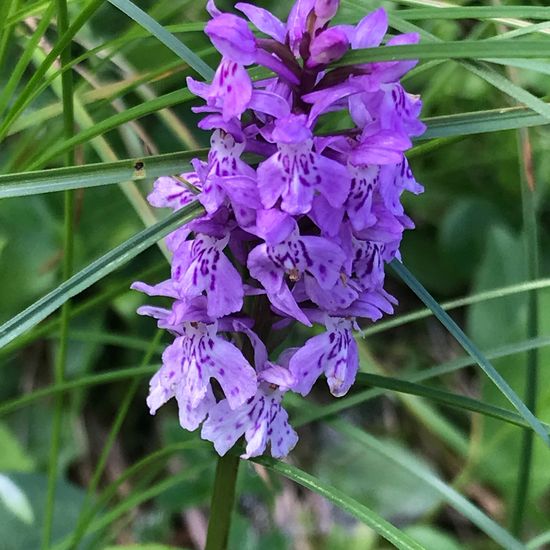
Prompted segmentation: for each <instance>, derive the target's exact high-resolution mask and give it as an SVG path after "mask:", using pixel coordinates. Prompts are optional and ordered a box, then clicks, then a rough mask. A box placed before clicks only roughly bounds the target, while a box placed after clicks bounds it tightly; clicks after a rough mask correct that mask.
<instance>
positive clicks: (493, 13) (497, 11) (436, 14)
mask: <svg viewBox="0 0 550 550" xmlns="http://www.w3.org/2000/svg"><path fill="white" fill-rule="evenodd" d="M399 17H402V18H403V19H406V20H408V21H417V20H422V21H426V20H429V19H495V18H497V17H499V18H500V17H521V18H525V19H550V8H544V7H541V6H469V7H456V8H455V7H448V8H445V9H441V8H429V7H426V8H416V9H414V8H413V9H408V10H400V11H399Z"/></svg>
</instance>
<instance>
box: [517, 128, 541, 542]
mask: <svg viewBox="0 0 550 550" xmlns="http://www.w3.org/2000/svg"><path fill="white" fill-rule="evenodd" d="M518 147H519V160H520V171H521V195H522V205H523V224H524V230H525V250H526V260H527V276H528V279H529V280H535V279H536V278H537V276H538V272H539V256H538V249H539V245H538V231H537V208H536V196H535V195H536V194H535V182H534V176H533V167H532V159H531V144H530V140H529V134H528V131H527V130H525V129H524V130H520V131H518ZM527 315H528V317H527V335H528V337H532V336H533V337H534V336H536V335H537V334H538V330H539V326H538V300H537V293H536V292H535V291H531V292H530V293H529V295H528V314H527ZM538 370H539V367H538V351H537V350H530V351H529V352H527V362H526V373H525V404H526V405H527V406H528V407H529V409H531V411H533V413H536V405H537V386H538ZM533 443H534V440H533V432H532V431H531V430H525V431H524V432H523V440H522V445H521V454H520V460H519V468H518V482H517V487H516V498H515V499H514V510H513V513H512V521H511V528H512V532H513V533H514V534H515V535H517V536H520V535H521V533H522V531H523V523H524V519H525V510H526V507H527V498H528V495H529V484H530V481H531V469H532V464H533Z"/></svg>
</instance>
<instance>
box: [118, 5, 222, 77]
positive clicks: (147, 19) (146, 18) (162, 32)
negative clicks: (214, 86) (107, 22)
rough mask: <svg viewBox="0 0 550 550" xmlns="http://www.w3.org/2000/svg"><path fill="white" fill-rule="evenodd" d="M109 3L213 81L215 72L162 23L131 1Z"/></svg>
mask: <svg viewBox="0 0 550 550" xmlns="http://www.w3.org/2000/svg"><path fill="white" fill-rule="evenodd" d="M109 2H110V3H111V4H112V5H113V6H115V7H117V8H118V9H119V10H120V11H122V12H124V13H125V14H126V15H127V16H128V17H131V18H132V19H133V20H134V21H135V22H136V23H138V24H139V25H141V26H142V27H143V28H144V29H147V30H148V31H149V32H150V33H151V34H153V35H154V36H155V37H156V38H157V39H158V40H160V41H161V42H162V43H163V44H164V45H165V46H166V47H168V48H170V49H171V50H172V51H173V52H174V53H175V54H176V55H178V56H179V57H181V58H182V59H183V60H184V61H185V62H186V63H187V64H188V65H189V66H190V67H192V68H193V69H195V71H197V72H198V73H199V74H200V75H201V76H202V77H203V78H204V79H205V80H211V79H212V78H213V77H214V70H213V69H212V68H211V67H209V66H208V65H207V64H206V63H205V62H204V61H203V60H202V59H201V58H200V57H198V56H197V55H196V54H195V53H194V52H193V51H192V50H190V49H189V48H188V47H187V46H186V45H185V44H183V43H182V42H180V41H179V40H178V39H177V38H176V37H175V36H174V35H173V34H171V33H170V32H168V31H167V30H166V29H165V28H164V27H163V26H162V25H161V24H160V23H158V22H157V21H155V20H154V19H153V18H152V17H151V16H150V15H148V14H147V13H145V12H144V11H143V10H142V9H140V8H138V7H137V6H136V5H135V4H134V3H133V2H130V0H109Z"/></svg>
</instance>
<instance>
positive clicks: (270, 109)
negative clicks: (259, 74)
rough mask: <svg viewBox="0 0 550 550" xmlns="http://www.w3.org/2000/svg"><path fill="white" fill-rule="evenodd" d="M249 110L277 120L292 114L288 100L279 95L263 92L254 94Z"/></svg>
mask: <svg viewBox="0 0 550 550" xmlns="http://www.w3.org/2000/svg"><path fill="white" fill-rule="evenodd" d="M249 108H250V109H253V110H254V111H259V112H260V113H265V114H267V115H271V116H272V117H275V118H284V117H287V116H288V115H289V114H290V107H289V105H288V101H287V100H286V99H284V98H283V97H281V96H280V95H279V94H275V93H273V92H265V91H262V90H254V91H253V92H252V99H251V101H250V103H249Z"/></svg>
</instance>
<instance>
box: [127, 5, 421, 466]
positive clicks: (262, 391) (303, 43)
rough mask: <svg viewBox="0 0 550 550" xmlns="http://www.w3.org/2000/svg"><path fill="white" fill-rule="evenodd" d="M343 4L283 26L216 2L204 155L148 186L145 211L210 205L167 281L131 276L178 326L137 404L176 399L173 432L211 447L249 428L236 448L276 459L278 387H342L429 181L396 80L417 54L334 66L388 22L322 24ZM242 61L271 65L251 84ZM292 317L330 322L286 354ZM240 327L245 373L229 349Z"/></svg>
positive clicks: (285, 435) (199, 88)
mask: <svg viewBox="0 0 550 550" xmlns="http://www.w3.org/2000/svg"><path fill="white" fill-rule="evenodd" d="M339 5H340V2H339V1H338V0H297V1H296V2H295V3H294V6H293V8H292V10H291V12H290V15H289V17H288V20H287V23H286V25H285V24H283V23H282V22H281V21H280V20H279V19H278V18H277V17H275V16H274V15H273V14H271V13H270V12H269V11H267V10H266V9H263V8H260V7H257V6H254V5H253V4H250V3H244V2H239V3H238V4H237V5H236V8H237V9H238V10H240V12H241V13H242V14H243V17H239V16H238V15H234V14H229V13H222V12H221V11H220V10H219V9H218V8H217V7H216V5H215V3H214V1H213V0H209V1H208V3H207V10H208V12H209V13H210V15H211V16H212V20H211V21H209V22H208V23H207V25H206V33H207V35H208V36H209V38H210V40H211V41H212V43H213V44H214V46H215V48H216V49H217V50H218V51H219V52H220V54H221V57H222V59H221V62H220V64H219V66H218V67H217V70H216V72H215V76H214V79H213V81H212V83H201V82H197V81H195V80H193V79H191V78H189V79H188V86H189V89H190V90H191V92H193V93H194V94H195V95H197V96H199V97H201V98H202V99H204V100H205V103H206V104H204V105H201V106H197V107H194V108H193V111H194V112H196V113H204V115H205V116H204V118H203V119H202V120H201V121H200V122H199V128H200V129H202V130H205V131H208V132H210V134H211V141H210V151H209V154H208V157H207V159H200V160H199V159H194V160H193V161H192V162H191V164H192V167H193V171H190V172H186V173H184V174H182V175H181V176H173V177H162V178H159V179H158V180H157V181H156V182H155V185H154V189H153V191H152V192H151V194H150V195H149V201H150V203H151V204H153V205H154V206H156V207H160V208H171V209H173V210H177V209H179V208H181V207H183V206H185V205H187V204H190V203H191V202H192V201H194V200H197V201H199V202H200V203H201V204H202V205H203V207H204V209H205V211H206V212H205V214H203V215H202V216H201V217H199V218H197V219H195V220H193V221H192V222H189V223H187V224H185V225H183V226H182V227H179V228H178V229H176V230H175V231H174V232H172V233H171V234H170V235H168V236H167V238H166V242H167V245H168V248H169V250H170V251H171V252H172V253H173V257H172V259H171V264H172V271H171V277H170V279H169V280H167V281H162V282H160V283H158V284H156V285H148V284H146V283H142V282H136V283H134V285H132V288H134V289H135V290H139V291H141V292H143V293H145V294H147V295H149V296H162V297H164V298H168V299H171V300H172V301H173V302H172V306H171V308H166V307H157V306H149V305H148V306H142V307H140V308H139V310H138V313H140V314H142V315H147V316H150V317H152V318H153V319H155V320H156V322H157V324H158V326H159V327H161V328H163V329H165V330H167V331H169V333H170V334H172V335H173V337H174V341H173V343H172V344H171V345H170V346H168V347H167V348H166V350H165V352H164V354H163V365H162V367H161V368H160V370H159V371H158V372H157V373H156V374H155V375H154V376H153V378H152V379H151V383H150V393H149V397H148V400H147V402H148V405H149V407H150V410H151V412H152V413H153V414H154V413H155V412H156V411H157V410H158V408H159V407H160V406H162V405H163V404H164V403H166V402H167V401H168V400H170V399H171V398H172V397H175V399H176V400H177V402H178V408H179V419H180V424H181V425H182V427H184V428H185V429H188V430H195V429H197V428H198V427H199V426H200V425H201V424H202V432H201V435H202V437H203V439H206V440H209V441H212V442H213V444H214V447H215V449H216V451H217V452H218V453H219V454H220V455H223V454H225V453H227V452H228V450H229V449H230V448H231V447H233V445H235V444H236V443H237V442H238V441H239V440H240V439H242V440H243V441H244V443H245V447H246V449H245V452H244V454H243V455H242V457H243V458H250V457H253V456H258V455H260V454H263V453H265V452H270V453H271V455H272V456H274V457H276V458H283V457H284V456H286V455H287V454H288V453H289V452H290V451H291V449H292V448H293V447H294V446H295V445H296V442H297V440H298V436H297V434H296V432H295V431H294V430H293V429H292V428H291V426H290V424H289V421H288V414H287V412H286V411H285V410H284V408H283V406H282V402H283V396H284V394H285V393H286V392H289V391H292V392H297V393H300V394H302V395H307V394H308V393H309V392H310V391H311V389H312V387H313V385H314V384H315V382H316V381H317V380H318V379H319V377H320V376H321V375H322V374H324V375H325V377H326V379H327V382H328V386H329V388H330V391H331V393H332V394H333V395H334V396H336V397H340V396H342V395H345V394H346V393H347V392H348V391H349V389H350V387H351V385H352V384H353V382H354V380H355V376H356V373H357V369H358V364H359V360H358V349H357V344H356V342H355V339H354V335H353V333H354V331H356V330H357V329H359V324H358V323H359V322H364V321H363V320H368V321H372V322H375V321H377V320H378V319H380V318H382V316H383V315H390V314H391V313H393V308H394V306H395V304H396V303H397V301H396V300H395V298H394V297H393V296H391V295H390V294H388V293H387V292H386V291H385V290H384V282H385V271H384V267H385V264H387V263H388V262H391V261H392V260H394V259H398V260H399V259H400V253H399V248H400V243H401V240H402V237H403V233H404V231H405V230H407V229H412V228H413V227H414V224H413V222H412V220H411V219H410V218H409V217H408V216H407V215H406V213H405V211H404V208H403V205H402V204H401V196H402V193H403V192H404V191H409V192H412V193H416V194H418V193H421V192H422V191H423V188H422V186H421V185H420V184H419V183H417V182H416V180H415V178H414V175H413V173H412V170H411V168H410V166H409V163H408V161H407V159H406V157H405V153H406V151H407V150H408V149H409V148H410V147H411V138H412V137H416V136H418V135H420V134H421V133H422V132H423V131H424V128H425V127H424V125H423V123H422V122H421V121H420V120H419V115H420V110H421V108H422V102H421V101H420V98H419V97H418V96H416V95H413V94H409V93H408V92H407V91H406V90H405V88H404V87H403V86H402V84H401V83H400V81H399V80H400V78H401V76H402V75H403V74H405V73H406V72H407V71H408V70H409V69H410V68H412V67H413V66H414V64H415V63H416V61H415V60H403V61H401V60H398V61H384V62H380V63H367V64H360V65H345V66H340V67H335V66H334V62H335V61H337V60H338V59H340V58H342V56H344V55H345V54H346V52H347V51H348V50H349V49H350V48H351V49H357V48H373V47H379V46H381V44H383V39H384V35H385V33H386V31H387V27H388V18H387V15H386V12H385V11H384V10H383V9H379V10H376V11H374V12H372V13H370V14H368V15H367V16H366V17H364V18H363V19H362V20H361V21H360V22H359V23H358V24H357V25H355V26H353V25H336V26H330V21H331V20H332V18H333V17H334V16H335V15H336V12H337V10H338V7H339ZM246 19H248V21H249V22H250V23H251V24H252V25H254V26H255V28H256V29H257V31H259V32H253V31H252V30H251V28H250V27H249V24H248V22H247V21H246ZM417 40H418V35H416V34H405V35H399V36H396V37H393V38H391V39H390V40H388V41H387V42H386V44H387V45H390V46H391V45H398V44H412V43H415V42H416V41H417ZM381 47H385V46H381ZM253 64H258V65H262V66H264V67H266V68H268V69H269V70H270V71H271V72H272V73H273V74H272V75H270V76H268V77H267V78H264V79H263V80H258V81H255V82H252V80H251V78H250V76H249V74H248V72H247V69H246V67H250V66H251V65H253ZM331 113H341V114H342V116H343V117H345V119H346V120H348V121H351V123H352V124H353V127H352V128H349V129H343V130H339V131H333V130H332V129H331V128H330V125H329V124H323V126H322V129H321V131H322V132H323V133H322V135H319V132H320V126H319V124H318V122H319V120H320V119H321V117H323V120H324V121H326V122H330V118H329V117H325V114H329V116H334V115H330V114H331ZM251 312H252V313H251ZM297 322H299V323H302V324H304V325H307V326H311V325H312V324H313V323H317V324H320V325H324V326H325V328H326V331H325V332H324V333H323V334H319V335H316V336H313V337H310V338H309V339H307V341H306V342H305V344H304V345H303V346H302V347H300V348H294V347H288V346H287V349H284V347H285V346H284V342H283V343H282V344H281V341H280V339H281V337H284V335H285V333H286V332H291V331H292V329H293V327H294V326H295V324H296V323H297ZM246 338H248V339H249V340H250V343H251V347H250V346H247V347H246V348H244V349H247V350H248V351H247V354H249V355H250V356H252V355H253V356H254V361H253V363H254V367H253V366H252V365H251V364H250V363H251V362H252V361H251V360H250V358H249V357H246V358H245V356H244V355H243V352H242V351H240V350H239V349H238V348H237V344H239V343H242V341H243V339H246ZM279 345H281V346H282V349H283V351H282V352H281V353H280V355H279V358H278V360H277V362H272V361H270V360H269V357H270V355H271V354H272V353H273V351H274V348H275V347H276V346H279ZM212 379H214V380H215V382H214V383H213V382H212Z"/></svg>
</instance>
